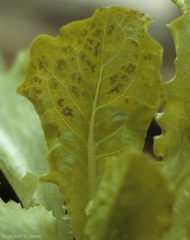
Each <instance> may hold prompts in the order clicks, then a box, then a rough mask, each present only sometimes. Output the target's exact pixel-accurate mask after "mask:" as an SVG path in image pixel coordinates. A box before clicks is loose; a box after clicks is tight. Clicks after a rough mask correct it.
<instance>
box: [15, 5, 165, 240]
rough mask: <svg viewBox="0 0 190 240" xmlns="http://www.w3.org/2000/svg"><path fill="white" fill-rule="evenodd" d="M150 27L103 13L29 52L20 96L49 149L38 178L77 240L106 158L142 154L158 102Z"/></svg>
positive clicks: (125, 15)
mask: <svg viewBox="0 0 190 240" xmlns="http://www.w3.org/2000/svg"><path fill="white" fill-rule="evenodd" d="M150 23H151V20H150V18H149V17H148V16H146V15H144V14H143V13H140V12H138V11H134V10H128V9H126V8H123V7H107V8H101V9H99V10H97V11H96V12H95V14H94V15H93V16H92V17H91V18H89V19H86V20H83V21H78V22H74V23H71V24H68V25H67V26H65V27H63V28H62V29H61V31H60V35H59V36H58V37H57V38H52V37H49V36H40V37H38V38H37V39H36V40H35V41H34V42H33V44H32V45H31V49H30V52H31V61H30V65H29V68H28V72H27V77H26V80H25V82H24V83H23V84H22V85H21V86H20V87H19V88H18V92H19V93H20V94H22V95H24V96H26V97H27V98H28V99H29V100H30V101H31V102H32V103H33V104H34V106H35V108H36V110H37V112H38V114H39V117H40V119H41V124H42V127H43V130H44V133H45V137H46V141H47V144H48V147H49V149H50V152H49V154H48V161H49V163H50V168H49V171H48V172H47V174H46V175H43V176H42V177H41V178H40V179H41V180H42V181H49V182H53V183H56V184H57V185H58V186H60V188H61V190H62V195H63V197H64V199H65V200H66V209H67V212H68V214H67V218H68V219H70V220H71V221H72V234H73V235H74V236H75V238H76V239H78V240H80V239H83V234H82V232H83V231H82V230H83V229H84V225H85V222H86V216H85V211H84V209H85V207H86V205H87V203H88V202H89V201H90V200H92V198H93V197H94V195H95V192H96V187H97V184H98V182H99V180H100V178H101V177H102V175H103V173H104V169H105V157H106V156H112V155H116V154H118V153H120V152H121V151H122V150H123V149H125V147H131V148H134V149H138V150H142V149H143V145H144V139H145V136H146V131H147V128H148V126H149V124H150V122H151V120H152V118H153V115H154V113H155V112H156V111H157V109H158V107H159V105H160V102H161V100H162V84H161V79H160V74H159V67H160V63H161V56H162V48H161V47H160V45H159V44H158V43H157V42H155V41H154V40H153V39H151V37H150V36H149V34H148V33H147V28H148V26H149V25H150Z"/></svg>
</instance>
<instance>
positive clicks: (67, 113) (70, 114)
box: [63, 107, 74, 117]
mask: <svg viewBox="0 0 190 240" xmlns="http://www.w3.org/2000/svg"><path fill="white" fill-rule="evenodd" d="M63 114H64V115H65V116H66V117H74V114H73V109H72V108H70V107H66V108H64V109H63Z"/></svg>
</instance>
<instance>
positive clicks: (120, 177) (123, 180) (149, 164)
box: [85, 151, 174, 240]
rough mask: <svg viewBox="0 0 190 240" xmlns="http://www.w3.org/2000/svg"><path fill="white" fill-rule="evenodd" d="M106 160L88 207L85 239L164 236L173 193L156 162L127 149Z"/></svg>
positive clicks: (127, 238)
mask: <svg viewBox="0 0 190 240" xmlns="http://www.w3.org/2000/svg"><path fill="white" fill-rule="evenodd" d="M108 163H109V165H108V168H107V169H106V173H105V175H104V176H103V178H102V181H101V182H100V184H99V187H98V191H97V194H96V196H95V199H94V200H93V201H92V202H90V204H89V205H88V208H87V216H88V218H89V221H88V223H87V226H86V230H85V232H86V235H87V238H86V239H89V240H105V239H109V240H116V239H119V240H131V239H133V240H144V239H146V240H153V239H154V240H159V239H163V236H164V234H165V232H167V231H168V230H169V227H170V224H171V216H172V206H173V202H174V192H173V189H172V187H171V185H170V183H169V181H168V179H166V177H165V176H164V174H163V172H162V170H161V168H160V166H159V165H158V163H155V161H153V159H152V158H151V157H149V156H146V155H143V154H140V153H137V152H129V151H128V152H127V153H124V154H122V155H121V156H119V157H112V159H111V162H108Z"/></svg>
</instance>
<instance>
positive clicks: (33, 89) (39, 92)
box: [32, 87, 42, 98]
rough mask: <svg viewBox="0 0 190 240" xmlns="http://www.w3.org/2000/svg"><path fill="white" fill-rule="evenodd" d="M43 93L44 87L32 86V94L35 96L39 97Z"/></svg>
mask: <svg viewBox="0 0 190 240" xmlns="http://www.w3.org/2000/svg"><path fill="white" fill-rule="evenodd" d="M41 94H42V89H39V88H36V87H34V88H32V95H33V96H34V97H35V98H38V96H39V95H41Z"/></svg>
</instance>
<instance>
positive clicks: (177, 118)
mask: <svg viewBox="0 0 190 240" xmlns="http://www.w3.org/2000/svg"><path fill="white" fill-rule="evenodd" d="M174 2H175V3H176V4H177V5H178V6H180V8H181V10H182V12H183V13H184V15H183V16H181V17H180V18H178V19H177V20H175V21H174V22H172V23H171V24H170V25H169V29H170V31H171V33H172V36H173V38H174V42H175V47H176V52H177V59H176V60H175V66H176V76H175V78H174V79H173V80H171V81H170V82H168V83H166V84H165V85H164V88H165V93H166V94H165V100H166V102H165V106H164V111H163V113H160V114H158V117H157V121H158V123H159V125H160V126H161V128H162V131H163V133H162V135H161V136H159V137H157V138H156V141H155V147H154V149H155V153H156V154H157V155H158V156H162V157H163V160H164V162H163V166H164V169H165V172H166V173H167V175H168V176H169V177H170V179H171V180H172V181H173V182H174V183H175V185H176V194H177V200H176V205H175V208H174V212H175V216H174V219H173V227H172V229H171V231H170V233H169V234H168V236H167V238H166V239H172V240H173V239H188V238H187V234H188V233H187V226H188V225H189V222H190V217H189V216H190V211H189V209H190V208H189V207H190V204H189V202H190V177H189V173H190V41H189V39H190V31H189V29H190V11H189V5H190V1H189V0H185V1H180V0H178V1H174Z"/></svg>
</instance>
